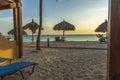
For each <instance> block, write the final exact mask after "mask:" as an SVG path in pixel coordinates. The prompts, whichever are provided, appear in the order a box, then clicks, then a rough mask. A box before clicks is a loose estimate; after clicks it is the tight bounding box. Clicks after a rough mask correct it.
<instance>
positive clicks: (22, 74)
mask: <svg viewBox="0 0 120 80" xmlns="http://www.w3.org/2000/svg"><path fill="white" fill-rule="evenodd" d="M19 72H20V75H21V77H22V79H24V75H23V73H22V71H21V70H20V71H19Z"/></svg>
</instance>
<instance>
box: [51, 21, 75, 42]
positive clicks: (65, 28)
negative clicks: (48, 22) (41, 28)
mask: <svg viewBox="0 0 120 80" xmlns="http://www.w3.org/2000/svg"><path fill="white" fill-rule="evenodd" d="M53 29H54V30H63V40H64V35H65V31H70V30H75V26H74V25H72V24H70V23H68V22H66V21H62V22H60V23H58V24H56V25H55V26H54V28H53Z"/></svg>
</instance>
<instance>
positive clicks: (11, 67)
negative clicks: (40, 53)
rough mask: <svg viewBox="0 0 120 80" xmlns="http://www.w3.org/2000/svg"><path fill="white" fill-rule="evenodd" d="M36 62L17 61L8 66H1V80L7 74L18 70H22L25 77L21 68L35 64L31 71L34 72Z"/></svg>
mask: <svg viewBox="0 0 120 80" xmlns="http://www.w3.org/2000/svg"><path fill="white" fill-rule="evenodd" d="M36 64H37V63H34V62H16V63H12V64H9V65H6V66H0V77H1V80H3V79H4V77H5V76H7V75H9V74H13V73H15V72H17V71H19V72H20V74H21V77H22V78H23V79H24V76H23V73H22V71H21V69H23V68H26V67H28V66H33V68H32V71H31V74H32V73H33V71H34V68H35V65H36Z"/></svg>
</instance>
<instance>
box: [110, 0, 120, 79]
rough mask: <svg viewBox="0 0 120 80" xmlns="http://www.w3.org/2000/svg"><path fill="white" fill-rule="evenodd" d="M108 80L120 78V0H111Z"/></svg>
mask: <svg viewBox="0 0 120 80" xmlns="http://www.w3.org/2000/svg"><path fill="white" fill-rule="evenodd" d="M109 1H110V5H109V23H108V25H109V29H108V30H109V39H108V43H109V44H108V49H109V50H108V80H120V0H109Z"/></svg>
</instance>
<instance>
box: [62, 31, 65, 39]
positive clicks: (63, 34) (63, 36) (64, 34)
mask: <svg viewBox="0 0 120 80" xmlns="http://www.w3.org/2000/svg"><path fill="white" fill-rule="evenodd" d="M64 36H65V30H63V37H62V40H64Z"/></svg>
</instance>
